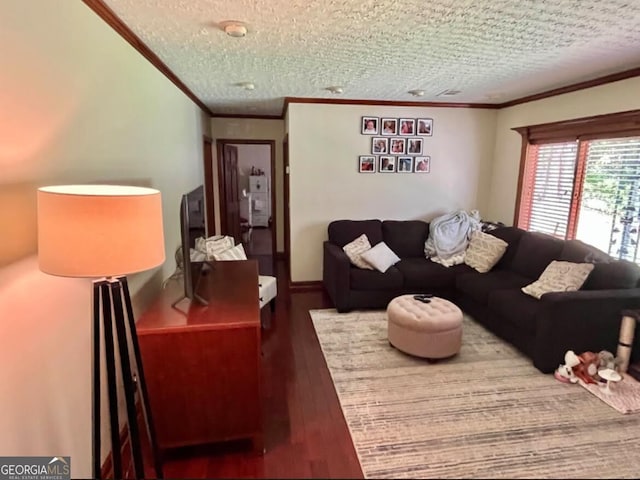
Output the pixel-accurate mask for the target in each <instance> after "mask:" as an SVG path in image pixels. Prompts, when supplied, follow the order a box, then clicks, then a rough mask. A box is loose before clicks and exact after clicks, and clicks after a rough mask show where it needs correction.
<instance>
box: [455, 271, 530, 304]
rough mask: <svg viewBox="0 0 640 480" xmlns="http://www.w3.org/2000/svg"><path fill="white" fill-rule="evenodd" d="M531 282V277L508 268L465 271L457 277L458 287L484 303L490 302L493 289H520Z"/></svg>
mask: <svg viewBox="0 0 640 480" xmlns="http://www.w3.org/2000/svg"><path fill="white" fill-rule="evenodd" d="M529 283H531V279H529V278H527V277H523V276H522V275H520V274H518V273H515V272H510V271H508V270H494V271H491V272H488V273H478V272H474V273H463V274H461V275H458V277H457V278H456V288H457V289H458V290H460V291H461V292H462V293H464V294H465V295H468V296H469V297H471V298H472V299H473V300H475V301H476V302H478V303H481V304H483V305H486V304H487V303H488V301H489V294H490V293H491V292H493V291H496V290H506V289H519V288H522V287H524V286H525V285H528V284H529Z"/></svg>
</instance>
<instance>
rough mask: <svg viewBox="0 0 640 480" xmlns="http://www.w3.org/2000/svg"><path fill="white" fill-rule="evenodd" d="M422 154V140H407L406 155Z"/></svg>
mask: <svg viewBox="0 0 640 480" xmlns="http://www.w3.org/2000/svg"><path fill="white" fill-rule="evenodd" d="M421 154H422V138H409V139H407V155H421Z"/></svg>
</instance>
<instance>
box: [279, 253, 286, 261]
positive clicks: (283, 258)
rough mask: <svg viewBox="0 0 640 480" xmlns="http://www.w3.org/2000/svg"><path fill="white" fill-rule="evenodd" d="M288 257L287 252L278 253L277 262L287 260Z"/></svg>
mask: <svg viewBox="0 0 640 480" xmlns="http://www.w3.org/2000/svg"><path fill="white" fill-rule="evenodd" d="M286 259H287V255H286V253H285V252H276V260H286Z"/></svg>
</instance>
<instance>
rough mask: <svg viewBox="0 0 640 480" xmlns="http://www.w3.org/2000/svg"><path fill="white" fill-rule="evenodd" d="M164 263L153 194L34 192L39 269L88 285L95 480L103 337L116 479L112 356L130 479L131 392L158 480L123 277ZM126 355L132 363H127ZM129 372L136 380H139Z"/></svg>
mask: <svg viewBox="0 0 640 480" xmlns="http://www.w3.org/2000/svg"><path fill="white" fill-rule="evenodd" d="M164 258H165V253H164V234H163V228H162V201H161V197H160V192H159V191H158V190H154V189H151V188H142V187H130V186H116V185H67V186H52V187H43V188H40V189H38V260H39V265H40V269H41V270H42V271H43V272H45V273H49V274H51V275H57V276H63V277H86V278H93V279H94V282H93V298H92V309H93V325H92V349H93V365H92V367H93V374H92V395H93V403H92V416H93V419H92V420H93V426H92V428H93V435H92V455H93V459H92V470H93V478H100V477H101V452H100V432H101V421H100V399H101V397H100V372H101V363H102V362H101V361H102V355H101V348H100V343H101V338H102V337H101V334H102V336H103V338H104V346H105V348H104V349H105V352H104V359H105V368H106V373H107V393H108V400H109V426H110V433H111V435H110V436H111V455H112V463H113V475H114V478H124V476H123V471H122V456H121V445H120V432H119V430H120V429H119V420H118V398H117V397H118V392H117V384H116V355H115V352H116V348H117V351H118V354H119V356H120V373H121V375H122V377H121V378H122V381H123V384H124V397H125V404H126V415H127V423H128V428H129V441H130V445H131V456H132V460H133V467H134V470H135V478H145V474H144V465H143V458H142V448H141V443H140V433H139V429H138V423H137V420H136V417H137V415H136V403H135V393H136V385H137V390H138V394H139V396H140V400H141V405H142V408H143V413H144V419H145V423H146V428H147V434H148V436H149V443H150V447H151V454H152V457H153V462H154V468H155V470H156V476H157V477H158V478H162V477H163V473H162V465H161V462H160V458H159V455H158V448H157V443H156V435H155V429H154V424H153V419H152V416H151V409H150V407H149V400H148V395H147V387H146V382H145V378H144V371H143V368H142V358H141V355H140V348H139V345H138V337H137V334H136V327H135V320H134V318H133V309H132V306H131V297H130V294H129V287H128V284H127V279H126V275H127V274H131V273H135V272H141V271H144V270H149V269H151V268H154V267H157V266H158V265H161V264H162V263H163V262H164ZM114 331H115V336H114ZM130 348H131V349H132V350H133V355H134V358H131V355H130V353H129V352H130ZM132 363H133V365H132ZM134 372H137V376H136V375H135V374H134Z"/></svg>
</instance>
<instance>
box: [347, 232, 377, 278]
mask: <svg viewBox="0 0 640 480" xmlns="http://www.w3.org/2000/svg"><path fill="white" fill-rule="evenodd" d="M342 250H344V253H346V254H347V257H349V260H350V261H351V263H353V264H354V265H355V266H356V267H359V268H366V269H367V270H373V267H372V266H371V265H369V264H368V263H367V262H365V261H364V260H363V259H362V258H361V255H362V254H363V253H364V252H367V251H369V250H371V244H370V243H369V238H368V237H367V236H366V235H365V234H364V233H363V234H362V235H360V236H359V237H358V238H356V239H355V240H354V241H353V242H350V243H347V244H346V245H345V246H344V247H342Z"/></svg>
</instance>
